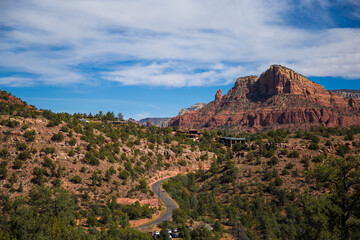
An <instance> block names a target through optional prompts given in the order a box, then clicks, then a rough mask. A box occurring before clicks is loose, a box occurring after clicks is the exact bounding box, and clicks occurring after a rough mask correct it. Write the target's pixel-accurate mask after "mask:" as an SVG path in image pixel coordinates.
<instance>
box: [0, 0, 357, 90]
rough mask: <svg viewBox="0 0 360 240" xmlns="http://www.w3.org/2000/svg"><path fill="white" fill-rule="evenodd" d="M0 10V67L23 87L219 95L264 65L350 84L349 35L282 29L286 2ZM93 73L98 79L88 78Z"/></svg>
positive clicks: (150, 2) (37, 5)
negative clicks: (26, 76)
mask: <svg viewBox="0 0 360 240" xmlns="http://www.w3.org/2000/svg"><path fill="white" fill-rule="evenodd" d="M347 1H348V2H350V3H351V2H353V1H354V0H347ZM313 2H318V1H317V0H308V1H306V2H305V3H304V7H306V5H307V6H311V4H312V3H313ZM320 2H321V1H320ZM354 2H356V1H354ZM328 4H329V1H322V2H321V4H320V6H322V7H323V8H327V7H328ZM1 5H2V6H0V7H2V8H0V9H2V10H0V26H1V25H2V26H6V27H7V28H9V29H7V30H6V29H5V30H0V34H1V39H0V42H1V44H0V55H1V57H0V67H2V68H5V69H9V70H10V71H18V72H26V73H31V74H33V75H34V76H37V77H33V78H32V80H29V81H31V82H32V83H31V84H35V83H40V84H44V83H45V84H71V83H78V82H87V81H97V80H98V79H101V78H102V79H103V80H110V81H116V82H121V83H122V84H125V85H154V86H170V87H182V86H201V85H221V84H226V83H229V82H232V81H234V80H235V78H236V77H240V76H243V74H247V73H251V74H258V73H259V72H257V71H258V70H259V69H258V67H259V66H261V69H260V71H264V70H265V69H266V68H267V67H268V66H269V65H270V64H273V63H281V64H284V65H286V66H289V67H293V68H294V69H295V70H298V71H299V72H300V73H302V74H304V75H312V76H341V77H347V78H360V71H359V69H360V68H359V63H360V55H359V52H360V31H359V29H357V28H353V29H339V28H333V29H324V30H322V31H319V30H309V29H299V28H295V27H292V26H291V25H289V23H288V22H287V21H286V20H287V19H286V18H285V17H284V15H283V13H284V12H286V11H289V9H291V8H293V7H294V5H292V3H291V1H287V0H275V1H266V0H256V1H238V0H224V1H216V0H198V1H195V0H182V1H178V0H168V1H163V0H146V1H145V0H137V1H134V0H122V1H115V0H114V1H112V0H106V1H100V0H99V1H95V0H88V1H70V0H61V1H60V0H53V1H47V0H28V1H15V2H14V1H10V0H8V1H2V3H1ZM357 6H358V5H357ZM322 18H324V19H325V18H326V16H322ZM119 61H132V62H133V64H127V65H126V66H124V65H121V64H117V62H119ZM227 62H233V63H234V62H235V63H239V64H238V65H239V66H241V67H238V66H234V64H231V65H229V64H226V63H227ZM244 62H245V63H247V64H246V65H242V64H241V63H244ZM249 63H250V64H249ZM129 65H130V66H129ZM97 67H101V69H102V70H100V71H98V72H96V71H93V72H91V73H89V71H88V70H89V69H92V68H97ZM197 69H203V71H196V70H197ZM26 82H27V81H24V80H21V79H19V80H17V78H15V77H12V78H7V80H6V81H5V80H4V81H3V83H4V84H10V85H21V84H26Z"/></svg>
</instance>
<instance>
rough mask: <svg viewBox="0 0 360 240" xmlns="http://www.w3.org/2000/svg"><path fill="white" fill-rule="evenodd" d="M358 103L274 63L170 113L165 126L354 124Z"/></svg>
mask: <svg viewBox="0 0 360 240" xmlns="http://www.w3.org/2000/svg"><path fill="white" fill-rule="evenodd" d="M359 110H360V102H359V100H354V99H350V100H348V99H344V98H343V97H340V96H338V95H337V94H335V93H329V92H328V91H327V90H326V89H325V88H323V87H322V86H321V85H319V84H316V83H314V82H312V81H310V80H309V79H307V78H306V77H304V76H302V75H300V74H298V73H296V72H294V71H293V70H290V69H288V68H286V67H283V66H280V65H272V66H271V67H270V68H269V69H268V70H267V71H265V72H264V73H262V74H261V76H260V77H257V76H247V77H241V78H239V79H237V80H236V82H235V85H234V87H233V88H231V89H230V90H229V92H228V93H227V94H226V95H224V96H222V92H221V90H218V91H217V93H216V95H215V100H214V101H212V102H210V103H209V104H207V105H206V106H204V107H203V108H201V109H200V110H197V111H194V112H188V113H185V114H184V115H181V116H177V117H174V118H173V119H172V120H171V122H170V126H179V127H180V128H207V129H223V130H235V131H241V130H249V131H258V130H263V129H266V128H279V127H281V128H284V127H290V128H293V129H296V128H307V127H310V126H312V125H325V126H351V125H359V124H360V113H359Z"/></svg>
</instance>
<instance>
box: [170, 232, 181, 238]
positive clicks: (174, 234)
mask: <svg viewBox="0 0 360 240" xmlns="http://www.w3.org/2000/svg"><path fill="white" fill-rule="evenodd" d="M170 236H171V237H172V238H178V237H179V235H177V234H176V233H171V234H170Z"/></svg>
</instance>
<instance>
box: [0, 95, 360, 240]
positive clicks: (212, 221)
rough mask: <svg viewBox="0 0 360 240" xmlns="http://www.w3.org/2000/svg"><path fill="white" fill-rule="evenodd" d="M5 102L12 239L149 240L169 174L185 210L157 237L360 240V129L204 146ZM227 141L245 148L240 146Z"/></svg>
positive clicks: (2, 168) (1, 200) (1, 196)
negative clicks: (155, 186)
mask: <svg viewBox="0 0 360 240" xmlns="http://www.w3.org/2000/svg"><path fill="white" fill-rule="evenodd" d="M1 96H6V97H3V98H2V100H1V101H0V102H1V103H0V104H1V106H2V107H1V108H0V139H1V144H0V208H1V211H2V216H3V217H2V218H0V239H49V236H51V239H147V240H149V239H151V236H150V235H149V234H148V233H143V232H140V231H137V230H134V229H133V228H131V227H134V224H137V223H139V222H141V223H146V222H148V221H150V220H151V219H150V218H151V217H153V218H154V217H157V216H159V215H160V214H161V212H162V211H163V210H164V209H163V205H162V204H161V203H160V202H159V201H158V199H157V198H156V196H155V195H154V193H153V192H152V191H151V190H150V188H149V184H150V183H153V182H155V181H157V180H159V179H163V178H165V177H169V176H172V177H173V176H176V177H173V178H171V179H170V180H168V181H166V182H165V183H164V185H163V187H164V189H165V190H166V191H167V192H168V193H169V194H170V195H171V196H172V197H173V198H174V199H175V200H176V201H177V203H178V204H179V206H180V208H177V209H175V210H174V211H173V215H172V216H173V221H171V222H169V221H166V222H162V223H160V224H159V225H158V226H156V227H152V228H149V229H145V230H144V231H145V232H147V231H150V230H151V231H154V230H160V228H162V229H163V230H162V232H163V235H162V236H165V235H166V236H168V233H167V229H172V228H177V229H179V231H180V233H179V234H180V236H181V237H182V238H183V239H189V240H191V239H210V240H218V239H330V238H331V239H358V237H359V236H360V232H359V229H360V225H359V219H360V211H359V209H360V205H359V203H360V201H359V200H360V193H359V189H360V186H359V183H360V159H359V155H360V128H359V127H352V128H340V127H334V128H325V127H319V128H312V129H311V130H309V131H304V130H302V129H299V130H297V131H295V132H292V131H290V130H283V129H277V130H271V131H267V132H258V133H255V134H252V133H243V134H241V135H234V134H233V133H226V132H223V131H206V130H203V131H202V135H201V137H199V139H198V140H194V139H192V138H188V137H186V134H184V133H183V132H182V131H179V132H176V131H174V130H175V129H172V128H170V127H166V128H159V127H155V126H150V127H145V126H141V125H138V124H137V123H134V122H131V121H127V122H123V123H122V124H117V123H118V122H117V121H115V120H116V118H115V116H114V114H113V113H112V112H108V113H106V114H102V113H100V112H99V113H98V114H96V115H87V114H73V115H71V114H67V113H59V114H55V113H52V112H51V111H48V110H37V109H36V108H35V107H29V106H27V104H26V103H24V102H22V101H21V100H20V99H18V100H16V99H17V98H15V97H12V96H11V95H10V94H8V93H7V94H4V95H1ZM224 97H225V96H224ZM217 99H218V100H217V101H219V99H221V96H220V95H219V94H218V96H217ZM205 107H206V106H205ZM185 115H186V114H185ZM84 119H86V120H88V121H89V122H87V121H84ZM114 121H115V122H114ZM219 137H245V142H244V143H236V144H234V145H233V146H232V147H231V148H229V147H226V146H224V145H222V144H220V143H219ZM343 186H345V187H343ZM135 226H138V225H135ZM189 229H190V230H189ZM343 236H345V237H343Z"/></svg>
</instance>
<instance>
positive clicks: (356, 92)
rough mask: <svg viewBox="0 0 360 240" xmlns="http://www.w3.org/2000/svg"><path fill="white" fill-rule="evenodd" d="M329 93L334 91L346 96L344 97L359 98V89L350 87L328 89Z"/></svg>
mask: <svg viewBox="0 0 360 240" xmlns="http://www.w3.org/2000/svg"><path fill="white" fill-rule="evenodd" d="M329 92H330V93H336V94H337V95H339V96H341V97H343V98H346V99H350V98H353V99H360V90H352V89H335V90H329Z"/></svg>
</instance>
